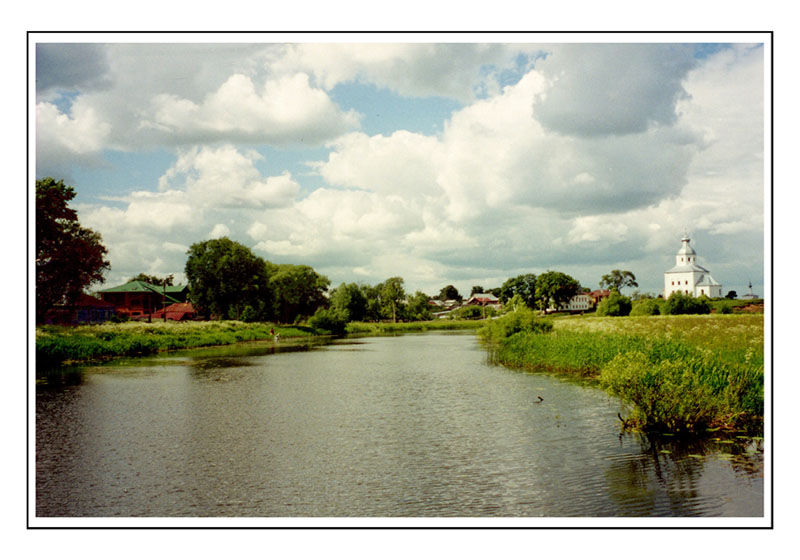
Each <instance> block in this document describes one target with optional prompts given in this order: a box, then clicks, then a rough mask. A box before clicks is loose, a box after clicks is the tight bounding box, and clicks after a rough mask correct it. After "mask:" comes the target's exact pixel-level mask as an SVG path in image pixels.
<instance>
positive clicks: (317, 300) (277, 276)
mask: <svg viewBox="0 0 800 560" xmlns="http://www.w3.org/2000/svg"><path fill="white" fill-rule="evenodd" d="M273 266H274V265H273ZM329 285H330V280H328V279H327V278H326V277H325V276H323V275H321V274H317V273H316V272H315V271H314V269H313V268H311V267H310V266H307V265H294V264H281V265H278V266H276V267H274V268H273V272H272V275H271V276H270V280H269V286H270V289H271V291H272V293H274V294H275V296H274V297H275V300H274V301H275V315H276V317H277V319H278V321H279V322H281V323H283V324H289V323H294V322H297V321H299V320H302V319H304V318H306V317H310V316H311V315H313V314H314V313H315V312H316V311H317V309H319V308H320V307H322V306H324V305H326V304H327V300H326V298H325V291H326V290H327V289H328V286H329Z"/></svg>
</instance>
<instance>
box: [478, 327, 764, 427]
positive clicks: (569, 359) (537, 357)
mask: <svg viewBox="0 0 800 560" xmlns="http://www.w3.org/2000/svg"><path fill="white" fill-rule="evenodd" d="M550 322H551V323H552V325H553V327H552V329H549V330H548V329H545V330H544V331H542V330H539V332H533V331H532V330H524V329H523V330H521V331H518V332H515V333H512V334H510V335H509V336H500V337H498V336H491V333H489V332H487V331H486V330H484V331H482V333H483V335H484V337H485V338H486V339H487V340H488V341H489V343H490V351H491V354H492V357H493V359H494V360H495V361H496V362H498V363H502V364H504V365H508V366H510V367H517V368H522V369H526V370H529V371H549V372H560V373H567V374H570V375H572V376H575V377H576V378H579V379H581V380H584V381H588V382H591V383H596V384H598V385H599V386H600V387H602V388H603V389H605V390H606V391H608V392H609V393H610V394H612V395H615V396H618V397H620V398H621V399H622V401H623V402H625V403H627V404H628V406H629V407H630V412H629V416H628V418H626V419H624V422H625V424H626V426H628V427H635V428H639V429H645V430H647V429H660V430H665V429H666V430H669V431H676V432H678V431H695V430H698V429H708V428H711V429H715V428H743V429H747V430H749V431H755V432H760V431H761V430H762V429H763V428H762V424H763V414H764V316H763V315H760V314H754V315H744V314H743V315H733V314H731V315H717V314H715V315H677V316H654V317H588V316H575V317H563V318H557V319H555V320H551V321H550Z"/></svg>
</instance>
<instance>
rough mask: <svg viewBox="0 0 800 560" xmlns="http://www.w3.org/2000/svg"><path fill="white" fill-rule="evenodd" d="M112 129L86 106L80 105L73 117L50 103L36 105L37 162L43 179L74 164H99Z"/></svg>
mask: <svg viewBox="0 0 800 560" xmlns="http://www.w3.org/2000/svg"><path fill="white" fill-rule="evenodd" d="M110 132H111V126H110V125H109V124H108V123H107V122H105V121H103V120H102V119H101V118H100V116H99V115H98V114H97V112H96V111H95V110H94V109H93V108H92V107H90V106H87V105H86V104H83V103H80V102H76V103H75V104H73V107H72V114H71V115H69V114H65V113H62V112H61V111H60V110H59V109H58V107H56V105H54V104H52V103H49V102H47V101H43V102H40V103H38V104H37V105H36V162H37V169H38V173H37V174H38V175H39V176H45V175H52V176H57V175H59V171H63V170H64V169H65V168H68V167H69V166H71V165H73V164H76V163H77V164H83V165H87V166H93V165H98V164H99V162H100V159H99V158H98V152H100V150H102V148H103V146H104V145H105V143H106V141H107V139H108V136H109V134H110Z"/></svg>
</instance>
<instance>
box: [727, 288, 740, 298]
mask: <svg viewBox="0 0 800 560" xmlns="http://www.w3.org/2000/svg"><path fill="white" fill-rule="evenodd" d="M737 297H739V296H738V294H737V293H736V290H731V291H730V292H728V293H727V294H725V299H736V298H737Z"/></svg>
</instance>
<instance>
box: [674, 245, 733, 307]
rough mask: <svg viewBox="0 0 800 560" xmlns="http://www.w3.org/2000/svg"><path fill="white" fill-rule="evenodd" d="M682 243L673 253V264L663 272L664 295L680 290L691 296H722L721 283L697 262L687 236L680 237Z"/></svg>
mask: <svg viewBox="0 0 800 560" xmlns="http://www.w3.org/2000/svg"><path fill="white" fill-rule="evenodd" d="M681 242H682V243H683V245H682V246H681V248H680V249H679V250H678V254H677V255H675V266H673V267H672V268H670V269H669V270H668V271H666V272H665V273H664V297H665V298H668V297H669V296H670V294H672V292H681V293H684V294H688V295H690V296H693V297H700V296H708V297H711V298H715V297H722V284H719V283H718V282H717V281H716V280H714V278H712V277H711V273H710V272H709V271H708V270H707V269H705V268H703V267H702V266H700V265H699V264H697V253H695V251H694V249H692V247H691V245H689V236H688V235H684V236H683V239H681Z"/></svg>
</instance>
